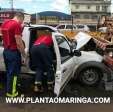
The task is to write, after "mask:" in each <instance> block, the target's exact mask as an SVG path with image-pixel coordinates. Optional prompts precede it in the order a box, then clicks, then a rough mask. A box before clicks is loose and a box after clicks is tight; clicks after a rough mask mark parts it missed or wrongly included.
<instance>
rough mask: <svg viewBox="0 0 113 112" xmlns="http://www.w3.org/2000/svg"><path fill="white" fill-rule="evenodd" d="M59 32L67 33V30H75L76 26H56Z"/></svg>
mask: <svg viewBox="0 0 113 112" xmlns="http://www.w3.org/2000/svg"><path fill="white" fill-rule="evenodd" d="M56 28H57V29H58V30H59V31H64V30H65V31H69V30H77V26H76V25H75V24H73V25H72V24H60V25H58V26H56Z"/></svg>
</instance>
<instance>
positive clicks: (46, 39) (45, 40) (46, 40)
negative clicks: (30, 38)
mask: <svg viewBox="0 0 113 112" xmlns="http://www.w3.org/2000/svg"><path fill="white" fill-rule="evenodd" d="M41 43H44V44H46V45H47V46H50V45H52V44H53V40H52V37H51V36H50V35H43V36H40V37H38V38H37V40H36V41H35V43H34V45H39V44H41Z"/></svg>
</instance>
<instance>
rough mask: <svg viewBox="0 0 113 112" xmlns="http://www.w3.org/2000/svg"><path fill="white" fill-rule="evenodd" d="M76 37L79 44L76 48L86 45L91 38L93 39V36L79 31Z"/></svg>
mask: <svg viewBox="0 0 113 112" xmlns="http://www.w3.org/2000/svg"><path fill="white" fill-rule="evenodd" d="M74 39H76V41H77V46H76V49H77V50H78V49H80V48H82V47H83V46H84V45H86V44H87V43H88V42H89V40H90V39H91V36H90V35H88V34H86V33H84V32H79V33H78V34H77V35H76V36H75V37H74Z"/></svg>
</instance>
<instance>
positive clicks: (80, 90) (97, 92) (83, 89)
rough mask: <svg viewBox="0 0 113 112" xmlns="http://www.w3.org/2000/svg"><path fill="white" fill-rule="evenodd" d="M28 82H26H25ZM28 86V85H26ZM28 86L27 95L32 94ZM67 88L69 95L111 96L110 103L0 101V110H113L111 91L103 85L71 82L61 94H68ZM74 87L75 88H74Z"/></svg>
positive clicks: (78, 111) (44, 111)
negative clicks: (70, 91)
mask: <svg viewBox="0 0 113 112" xmlns="http://www.w3.org/2000/svg"><path fill="white" fill-rule="evenodd" d="M27 84H28V83H27ZM28 86H29V85H28ZM28 86H26V88H25V94H26V95H27V96H34V93H33V92H31V91H32V90H30V88H29V89H28ZM69 89H72V90H73V91H72V93H70V94H71V96H91V97H92V96H102V97H104V96H110V97H112V98H111V99H112V103H111V104H6V103H3V102H1V103H0V112H64V111H65V112H113V91H112V92H107V91H105V90H104V88H103V85H101V84H100V85H98V86H97V87H87V86H84V85H82V84H80V83H78V82H76V83H75V82H72V83H71V88H70V86H69V87H67V89H65V91H63V93H62V94H61V96H70V95H69V93H68V92H69V91H68V90H69ZM74 89H75V90H74ZM1 90H2V91H1V96H4V89H3V88H2V89H1ZM35 95H36V94H35ZM50 95H51V94H48V93H44V94H41V95H40V96H50ZM36 96H39V95H36Z"/></svg>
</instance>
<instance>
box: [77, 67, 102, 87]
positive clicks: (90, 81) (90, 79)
mask: <svg viewBox="0 0 113 112" xmlns="http://www.w3.org/2000/svg"><path fill="white" fill-rule="evenodd" d="M101 78H102V73H101V71H100V70H99V69H98V68H95V67H88V68H86V69H84V70H82V71H81V72H80V74H79V79H80V81H81V82H82V83H83V84H85V85H88V86H93V85H96V84H98V82H100V80H101Z"/></svg>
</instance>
